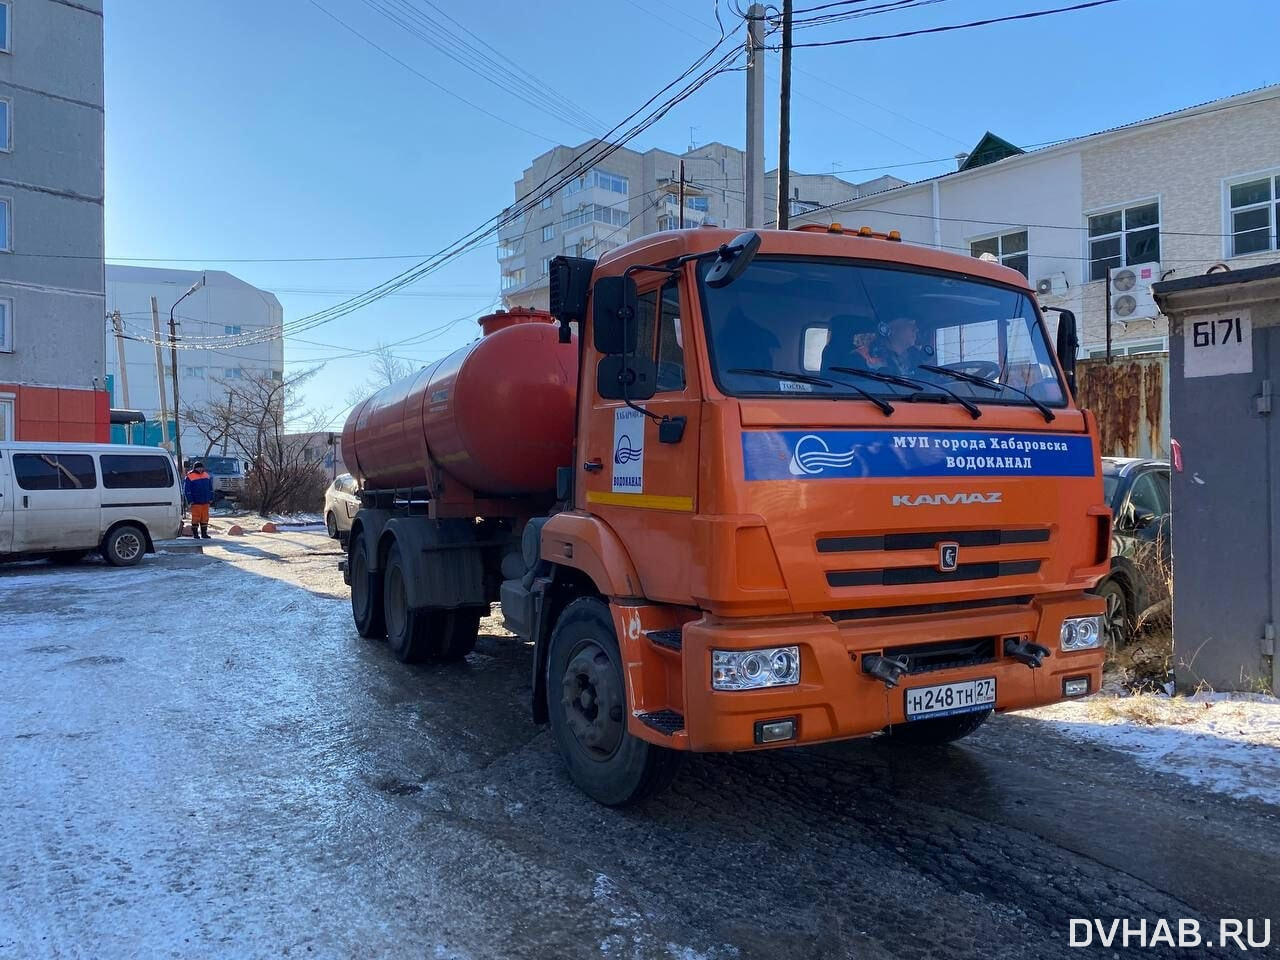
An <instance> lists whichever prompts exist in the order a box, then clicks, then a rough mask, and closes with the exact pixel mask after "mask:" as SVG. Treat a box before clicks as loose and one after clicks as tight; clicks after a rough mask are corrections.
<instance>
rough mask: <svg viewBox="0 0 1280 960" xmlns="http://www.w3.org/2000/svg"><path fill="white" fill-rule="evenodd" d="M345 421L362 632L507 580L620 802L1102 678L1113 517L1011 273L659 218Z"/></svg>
mask: <svg viewBox="0 0 1280 960" xmlns="http://www.w3.org/2000/svg"><path fill="white" fill-rule="evenodd" d="M550 286H551V311H550V313H541V312H535V311H524V310H513V311H511V312H509V313H503V312H499V313H497V314H494V315H491V316H488V317H485V318H484V319H483V320H482V321H481V324H482V329H483V334H484V335H483V336H482V337H481V338H480V339H478V340H477V341H476V342H474V343H473V344H471V345H469V346H466V347H463V348H461V349H460V350H458V351H456V352H455V353H453V354H452V355H450V356H448V357H446V358H445V359H443V360H440V361H439V362H437V363H436V364H434V365H433V366H429V367H426V368H424V369H423V370H421V371H420V372H419V373H417V374H415V375H414V376H412V377H409V378H407V379H405V380H403V381H401V382H399V383H397V384H395V385H393V386H390V387H388V388H386V389H385V390H383V391H381V392H380V393H377V394H375V395H374V396H372V397H370V398H369V399H368V400H366V401H364V402H363V403H362V404H361V405H360V406H358V407H357V408H356V409H355V410H354V411H353V412H352V413H351V415H350V418H349V419H348V420H347V423H346V427H345V429H344V431H343V437H342V451H343V457H344V459H345V460H346V462H347V464H348V465H349V466H350V467H351V469H352V472H353V473H354V474H355V475H356V476H357V477H358V478H359V480H360V483H361V502H362V507H361V509H360V511H359V513H358V514H357V516H356V518H355V520H354V523H353V526H352V530H351V538H350V541H349V547H348V554H347V558H346V560H345V561H344V564H343V567H344V575H345V577H346V579H347V582H348V583H349V584H350V587H351V609H352V613H353V615H354V617H355V622H356V627H357V629H358V631H359V633H360V634H361V636H365V637H383V636H385V637H386V638H387V641H388V643H389V645H390V648H391V650H392V652H393V653H394V654H395V656H396V657H398V658H399V659H401V660H403V661H406V662H413V661H423V660H453V659H458V658H460V657H462V656H465V655H466V654H467V653H468V652H469V651H470V650H471V649H472V647H473V646H474V644H475V641H476V633H477V630H478V625H479V621H480V618H481V616H482V615H485V614H487V613H488V612H489V609H490V604H491V603H493V602H495V601H496V602H500V603H501V609H502V614H503V616H504V618H505V620H506V624H507V626H508V627H509V628H510V629H511V630H512V631H514V632H515V634H516V635H517V636H518V637H520V638H521V639H522V640H525V641H528V642H530V643H531V645H532V650H533V671H532V689H533V704H532V709H533V716H534V719H535V720H536V721H537V722H549V723H550V725H551V730H552V733H553V735H554V738H555V743H556V746H557V748H558V749H559V751H560V753H561V755H562V756H563V758H564V762H565V764H566V766H567V768H568V772H569V775H570V777H571V778H572V780H573V781H574V783H576V784H577V785H578V786H579V787H580V788H581V789H582V790H584V791H585V792H586V793H587V794H589V795H590V796H592V797H593V798H595V799H596V800H598V801H600V802H602V803H606V804H611V805H620V804H625V803H628V802H631V801H634V800H636V799H638V798H640V797H642V796H645V795H648V794H651V793H653V792H654V791H655V790H657V789H659V788H661V787H662V786H663V785H665V784H666V783H667V782H669V780H670V778H671V777H672V775H673V774H674V772H675V769H676V766H677V763H678V761H679V759H680V758H681V757H682V755H683V754H685V753H687V752H689V751H727V750H754V749H762V748H768V747H780V746H789V745H794V744H808V743H818V742H821V741H825V740H837V739H842V738H848V737H860V736H865V735H868V734H873V733H878V732H882V731H883V732H886V733H887V734H888V735H889V736H890V737H892V738H894V739H895V740H899V741H901V742H903V743H904V744H921V743H939V742H946V741H951V740H955V739H958V738H960V737H963V736H965V735H967V734H969V733H971V732H972V731H974V730H975V729H977V728H978V726H980V725H981V723H982V722H983V721H984V720H985V719H986V718H987V717H988V716H989V715H990V714H991V712H992V711H994V710H1010V709H1017V708H1022V707H1030V706H1035V705H1038V704H1045V703H1052V702H1054V701H1057V700H1060V699H1062V698H1064V697H1076V696H1083V695H1085V694H1087V693H1090V692H1093V691H1095V690H1097V688H1098V684H1099V680H1100V675H1101V668H1102V661H1103V649H1102V640H1103V636H1102V618H1101V614H1102V612H1103V605H1102V601H1101V600H1099V599H1098V598H1096V597H1094V596H1091V595H1090V594H1088V593H1086V591H1087V590H1088V589H1089V588H1091V587H1092V586H1093V585H1094V584H1095V582H1096V581H1097V579H1098V578H1099V576H1101V575H1102V574H1103V573H1104V572H1105V571H1106V568H1107V562H1108V551H1109V547H1110V522H1111V516H1110V512H1109V510H1108V508H1107V506H1106V504H1105V501H1104V500H1103V495H1102V482H1101V475H1100V470H1099V460H1098V448H1097V429H1096V424H1095V422H1094V419H1093V417H1092V416H1091V415H1090V414H1089V413H1088V412H1087V411H1084V410H1081V409H1080V408H1079V407H1077V406H1076V404H1075V402H1074V398H1073V393H1074V373H1073V368H1074V356H1075V350H1074V340H1075V318H1074V317H1073V316H1071V315H1070V314H1069V313H1065V312H1064V313H1063V315H1062V316H1061V317H1060V320H1059V323H1058V328H1057V335H1056V341H1055V344H1054V345H1051V343H1050V338H1049V335H1048V333H1047V328H1046V325H1045V323H1044V322H1043V319H1042V317H1041V311H1040V309H1039V308H1038V307H1037V305H1036V302H1035V298H1034V296H1033V294H1032V292H1031V291H1030V290H1029V289H1028V288H1027V282H1026V279H1025V278H1024V277H1023V276H1022V275H1021V274H1019V273H1017V272H1016V271H1014V270H1011V269H1008V268H1006V267H1003V266H1000V265H999V264H995V263H988V262H984V261H982V260H976V259H971V258H969V257H963V256H957V255H952V254H946V253H940V252H938V251H935V250H931V249H926V248H922V247H916V246H910V245H905V244H903V243H901V242H900V241H899V240H898V238H897V235H896V234H888V235H882V234H875V233H872V232H871V231H870V230H869V229H867V228H863V229H861V230H859V231H856V232H853V231H850V232H845V231H843V230H841V228H840V227H839V226H838V225H833V226H832V227H830V228H827V227H821V228H815V227H805V228H801V229H799V230H791V231H760V232H758V233H743V234H739V235H736V236H735V235H734V234H733V233H732V232H727V231H724V230H719V229H714V228H701V229H696V230H685V231H672V232H665V233H660V234H656V235H653V236H649V237H645V238H643V239H640V240H637V241H635V242H633V243H630V244H627V245H626V246H623V247H621V248H619V249H616V250H613V251H610V252H609V253H608V254H607V255H606V256H604V257H603V258H602V259H600V260H599V261H598V262H597V261H591V260H584V259H578V258H568V257H561V258H557V259H556V260H555V261H553V262H552V267H551V278H550Z"/></svg>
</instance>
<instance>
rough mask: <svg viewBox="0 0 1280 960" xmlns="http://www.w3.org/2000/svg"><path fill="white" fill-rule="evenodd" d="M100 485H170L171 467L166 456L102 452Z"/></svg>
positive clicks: (125, 486)
mask: <svg viewBox="0 0 1280 960" xmlns="http://www.w3.org/2000/svg"><path fill="white" fill-rule="evenodd" d="M102 485H103V486H104V487H106V488H107V489H108V490H120V489H126V488H127V489H137V488H139V487H142V488H148V487H150V488H154V487H171V486H173V468H172V467H171V466H170V464H169V458H168V457H166V456H154V455H150V454H146V453H104V454H103V455H102Z"/></svg>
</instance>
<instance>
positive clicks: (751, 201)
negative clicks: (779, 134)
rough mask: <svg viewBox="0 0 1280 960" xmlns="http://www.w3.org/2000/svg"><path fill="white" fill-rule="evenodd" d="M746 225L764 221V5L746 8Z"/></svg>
mask: <svg viewBox="0 0 1280 960" xmlns="http://www.w3.org/2000/svg"><path fill="white" fill-rule="evenodd" d="M744 174H745V177H744V178H745V180H746V184H745V187H746V189H745V191H744V192H745V193H746V195H747V204H746V206H747V209H746V220H747V222H746V224H744V226H746V227H747V228H748V229H751V228H752V227H759V226H761V225H762V224H763V220H764V4H760V3H753V4H751V6H749V7H748V8H747V163H746V170H745V171H744Z"/></svg>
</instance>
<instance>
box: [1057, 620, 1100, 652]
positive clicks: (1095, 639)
mask: <svg viewBox="0 0 1280 960" xmlns="http://www.w3.org/2000/svg"><path fill="white" fill-rule="evenodd" d="M1060 639H1061V644H1062V649H1063V650H1088V649H1090V648H1091V647H1096V646H1097V645H1098V644H1099V643H1101V642H1102V618H1101V617H1068V618H1067V619H1066V620H1063V621H1062V635H1061V638H1060Z"/></svg>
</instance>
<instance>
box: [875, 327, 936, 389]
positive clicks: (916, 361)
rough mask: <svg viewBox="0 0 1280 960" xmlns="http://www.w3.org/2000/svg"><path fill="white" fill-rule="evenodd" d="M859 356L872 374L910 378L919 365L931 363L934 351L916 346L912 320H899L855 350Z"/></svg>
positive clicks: (915, 332)
mask: <svg viewBox="0 0 1280 960" xmlns="http://www.w3.org/2000/svg"><path fill="white" fill-rule="evenodd" d="M857 353H858V356H859V357H860V358H861V359H862V362H863V363H865V364H866V366H867V369H868V370H870V371H872V372H873V373H888V374H892V375H894V376H898V377H909V376H912V375H913V374H915V373H916V368H917V367H919V366H920V364H922V363H932V362H933V351H932V350H931V349H929V348H928V347H922V346H920V345H919V344H918V343H917V329H916V320H915V317H908V316H898V317H894V318H893V319H892V320H890V321H889V322H888V323H882V324H880V329H879V330H878V331H877V332H876V335H875V337H874V338H872V340H871V341H870V342H869V343H865V344H863V345H862V346H860V347H859V348H858V350H857Z"/></svg>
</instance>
